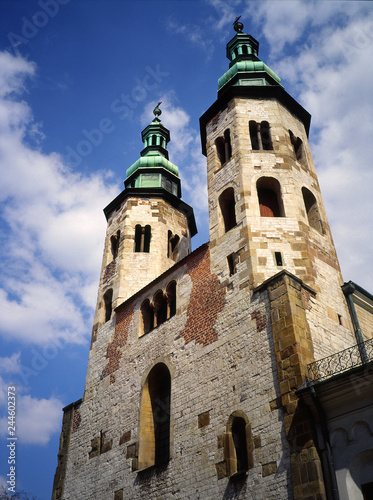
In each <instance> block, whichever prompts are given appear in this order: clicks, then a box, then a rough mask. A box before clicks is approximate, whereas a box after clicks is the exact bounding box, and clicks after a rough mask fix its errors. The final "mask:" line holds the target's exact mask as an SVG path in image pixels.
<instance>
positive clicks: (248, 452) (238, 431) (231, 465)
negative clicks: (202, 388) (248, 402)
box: [224, 410, 254, 476]
mask: <svg viewBox="0 0 373 500" xmlns="http://www.w3.org/2000/svg"><path fill="white" fill-rule="evenodd" d="M253 449H254V445H253V437H252V432H251V425H250V424H249V420H248V418H247V416H246V415H245V413H244V412H242V411H241V410H237V411H234V412H233V413H232V415H230V417H229V419H228V422H227V426H226V432H225V434H224V454H225V457H226V464H227V473H228V476H232V475H234V474H239V473H243V472H245V471H247V470H248V469H251V468H252V467H254V460H253Z"/></svg>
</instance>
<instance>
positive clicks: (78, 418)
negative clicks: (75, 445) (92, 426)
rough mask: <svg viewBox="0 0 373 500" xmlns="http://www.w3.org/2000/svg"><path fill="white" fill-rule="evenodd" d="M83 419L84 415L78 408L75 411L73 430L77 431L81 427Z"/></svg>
mask: <svg viewBox="0 0 373 500" xmlns="http://www.w3.org/2000/svg"><path fill="white" fill-rule="evenodd" d="M81 421H82V417H81V415H80V412H79V410H78V409H76V410H75V412H74V420H73V430H72V432H76V431H77V430H78V429H79V425H80V422H81Z"/></svg>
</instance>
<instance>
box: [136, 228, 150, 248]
mask: <svg viewBox="0 0 373 500" xmlns="http://www.w3.org/2000/svg"><path fill="white" fill-rule="evenodd" d="M150 239H151V227H150V226H149V225H146V226H145V227H143V226H141V225H140V224H137V225H136V227H135V252H148V253H149V251H150Z"/></svg>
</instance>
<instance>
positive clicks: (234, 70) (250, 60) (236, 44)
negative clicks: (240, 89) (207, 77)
mask: <svg viewBox="0 0 373 500" xmlns="http://www.w3.org/2000/svg"><path fill="white" fill-rule="evenodd" d="M234 29H235V31H236V35H235V36H234V37H233V38H232V40H230V42H228V43H227V58H228V59H229V60H230V61H231V62H230V64H229V70H228V71H227V72H226V73H224V75H223V76H221V77H220V78H219V80H218V92H221V91H223V90H225V88H227V87H228V86H230V85H235V86H268V85H280V82H281V79H280V77H279V76H277V75H276V73H275V72H274V71H272V70H271V69H270V68H269V67H268V66H267V65H266V64H265V63H263V62H262V61H261V60H260V59H259V58H258V49H259V42H257V40H255V38H253V37H252V36H251V35H247V34H246V33H242V29H243V24H242V23H240V22H237V21H236V22H235V24H234Z"/></svg>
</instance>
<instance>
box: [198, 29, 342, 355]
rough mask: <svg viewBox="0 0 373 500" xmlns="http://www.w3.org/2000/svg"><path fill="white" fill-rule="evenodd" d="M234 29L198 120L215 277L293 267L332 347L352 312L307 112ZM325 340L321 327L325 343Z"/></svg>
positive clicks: (251, 281) (258, 276) (251, 279)
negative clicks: (313, 295) (319, 306)
mask: <svg viewBox="0 0 373 500" xmlns="http://www.w3.org/2000/svg"><path fill="white" fill-rule="evenodd" d="M234 29H235V31H236V35H235V36H234V37H233V38H232V40H230V42H228V44H227V52H226V55H227V58H228V59H229V61H230V64H229V69H228V71H227V72H226V73H225V74H224V75H223V76H222V77H221V78H220V79H219V81H218V98H217V100H216V101H215V103H214V104H213V105H212V106H211V107H210V108H209V109H208V110H207V111H206V112H205V113H204V115H203V116H202V117H201V119H200V125H201V139H202V151H203V153H204V154H205V155H206V156H207V176H208V197H209V210H210V251H211V262H212V266H213V267H212V269H213V271H214V272H216V273H217V274H218V275H219V276H220V279H221V280H222V281H224V280H225V281H233V282H236V283H239V284H240V286H243V284H244V283H246V285H247V284H248V285H249V286H250V288H251V289H255V287H257V286H259V285H260V284H261V283H263V282H265V281H266V280H268V279H269V278H271V277H272V276H274V275H276V274H277V273H279V272H281V271H282V270H286V271H288V272H290V273H292V274H294V275H295V276H297V277H298V278H299V279H301V280H302V281H303V282H304V283H305V284H307V285H309V286H311V287H312V288H313V290H314V291H315V292H317V294H318V297H319V298H320V299H321V303H323V304H324V313H325V315H326V316H329V317H330V319H331V326H332V330H335V332H336V335H335V344H333V343H332V342H331V343H330V348H331V349H334V348H336V347H338V342H339V341H340V340H341V332H340V330H339V328H338V327H339V326H340V324H341V323H343V322H344V323H345V326H346V324H347V321H346V318H347V317H348V314H349V313H348V310H347V306H346V301H345V298H344V295H343V293H342V290H341V285H342V284H343V280H342V276H341V272H340V268H339V263H338V258H337V254H336V251H335V247H334V243H333V239H332V235H331V232H330V228H329V224H328V220H327V216H326V212H325V208H324V204H323V199H322V196H321V192H320V187H319V183H318V179H317V174H316V171H315V167H314V164H313V160H312V155H311V151H310V147H309V143H308V132H309V127H310V119H311V117H310V114H309V113H308V112H307V111H306V110H305V109H304V108H303V107H302V106H301V105H300V104H299V103H298V102H297V101H296V100H295V99H293V98H292V97H291V96H290V95H289V94H288V93H287V92H286V91H285V89H284V88H283V86H282V85H281V80H280V78H279V77H278V76H277V75H276V74H275V73H274V72H273V71H272V70H271V69H270V68H269V67H268V66H267V65H266V64H265V63H263V62H262V61H261V60H260V59H259V58H258V49H259V43H258V42H257V41H256V40H255V39H254V38H253V37H252V36H250V35H247V34H245V33H243V32H242V30H243V24H242V23H240V22H236V23H235V25H234ZM347 335H348V334H347ZM322 337H323V333H322V328H321V329H320V338H319V342H320V343H321V342H322V343H324V344H325V342H324V341H323V339H322ZM342 337H343V335H342ZM344 340H346V338H344ZM342 342H343V341H342ZM320 347H321V346H320ZM320 354H321V351H320ZM322 354H323V355H324V356H325V355H326V352H325V345H324V347H323V351H322Z"/></svg>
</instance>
